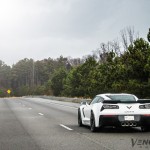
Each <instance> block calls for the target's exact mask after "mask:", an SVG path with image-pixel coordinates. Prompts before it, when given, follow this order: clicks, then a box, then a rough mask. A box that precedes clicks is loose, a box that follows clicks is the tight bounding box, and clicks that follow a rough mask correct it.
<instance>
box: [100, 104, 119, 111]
mask: <svg viewBox="0 0 150 150" xmlns="http://www.w3.org/2000/svg"><path fill="white" fill-rule="evenodd" d="M104 109H119V106H118V105H103V106H102V108H101V111H102V110H104Z"/></svg>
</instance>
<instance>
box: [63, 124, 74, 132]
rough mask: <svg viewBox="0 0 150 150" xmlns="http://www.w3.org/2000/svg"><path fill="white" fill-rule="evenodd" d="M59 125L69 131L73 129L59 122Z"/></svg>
mask: <svg viewBox="0 0 150 150" xmlns="http://www.w3.org/2000/svg"><path fill="white" fill-rule="evenodd" d="M60 126H61V127H63V128H65V129H67V130H69V131H72V130H73V129H71V128H69V127H67V126H65V125H63V124H60Z"/></svg>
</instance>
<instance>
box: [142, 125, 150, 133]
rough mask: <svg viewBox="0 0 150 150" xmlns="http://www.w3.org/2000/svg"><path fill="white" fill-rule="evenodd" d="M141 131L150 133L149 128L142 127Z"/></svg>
mask: <svg viewBox="0 0 150 150" xmlns="http://www.w3.org/2000/svg"><path fill="white" fill-rule="evenodd" d="M141 131H142V132H148V131H150V128H149V127H147V126H142V127H141Z"/></svg>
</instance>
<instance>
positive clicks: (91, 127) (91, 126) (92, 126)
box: [90, 112, 97, 132]
mask: <svg viewBox="0 0 150 150" xmlns="http://www.w3.org/2000/svg"><path fill="white" fill-rule="evenodd" d="M90 129H91V131H92V132H95V131H97V128H96V127H95V117H94V114H93V112H91V118H90Z"/></svg>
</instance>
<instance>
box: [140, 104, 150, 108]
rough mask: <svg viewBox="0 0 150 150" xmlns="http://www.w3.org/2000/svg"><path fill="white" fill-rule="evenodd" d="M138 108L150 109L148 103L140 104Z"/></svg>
mask: <svg viewBox="0 0 150 150" xmlns="http://www.w3.org/2000/svg"><path fill="white" fill-rule="evenodd" d="M139 109H150V104H145V105H140V106H139Z"/></svg>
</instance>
